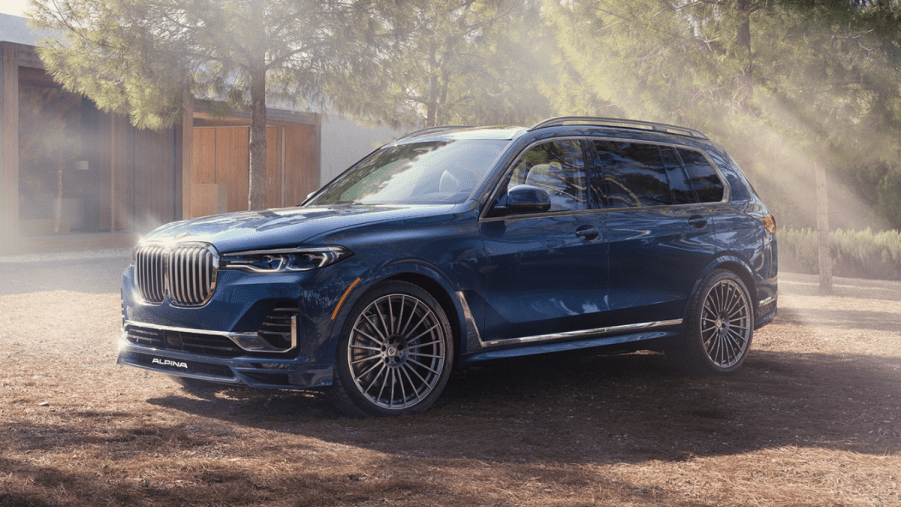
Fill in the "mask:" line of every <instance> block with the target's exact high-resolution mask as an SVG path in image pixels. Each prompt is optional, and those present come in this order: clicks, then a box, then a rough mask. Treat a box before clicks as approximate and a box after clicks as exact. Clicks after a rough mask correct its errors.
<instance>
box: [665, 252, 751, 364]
mask: <svg viewBox="0 0 901 507" xmlns="http://www.w3.org/2000/svg"><path fill="white" fill-rule="evenodd" d="M753 336H754V307H753V305H752V304H751V297H750V295H749V293H748V289H747V287H745V284H744V282H742V280H741V278H739V277H738V276H737V275H735V274H734V273H732V272H731V271H725V270H715V271H712V272H711V273H710V274H708V275H707V277H706V278H705V279H704V282H703V283H702V284H701V287H700V289H698V292H697V294H695V296H694V298H693V299H692V302H691V306H690V307H689V310H688V319H687V321H686V325H685V336H684V337H683V339H682V340H680V341H679V342H677V343H674V344H673V345H671V346H670V347H668V348H667V350H666V354H667V356H668V357H670V358H671V359H673V360H674V361H675V362H676V364H678V365H679V366H680V367H681V368H682V369H683V370H686V371H688V372H689V373H694V374H700V375H727V374H730V373H732V372H734V371H735V370H737V369H738V368H739V367H741V365H742V363H743V362H744V361H745V357H747V355H748V350H749V349H750V347H751V338H753Z"/></svg>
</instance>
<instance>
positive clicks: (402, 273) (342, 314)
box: [326, 260, 472, 362]
mask: <svg viewBox="0 0 901 507" xmlns="http://www.w3.org/2000/svg"><path fill="white" fill-rule="evenodd" d="M392 279H404V280H410V281H411V282H412V283H416V284H417V285H421V286H422V285H427V286H425V287H423V288H424V289H426V290H428V291H430V292H432V293H433V292H434V291H435V290H441V291H442V292H443V294H434V293H433V294H432V296H433V297H435V299H437V300H439V301H444V302H446V303H450V305H451V306H452V312H448V315H447V318H448V320H449V321H451V324H452V326H453V328H454V329H456V330H459V332H460V337H459V338H460V341H459V342H458V347H457V350H458V352H459V351H460V350H461V349H462V350H465V346H466V344H467V343H468V342H469V340H470V339H471V337H470V336H469V334H471V331H469V328H470V327H472V326H467V322H466V320H465V316H464V315H465V312H464V307H463V305H462V303H461V302H460V300H459V297H458V295H457V290H459V289H458V288H456V287H455V286H454V285H453V284H452V283H451V282H450V277H448V276H447V275H446V274H445V273H443V272H442V270H441V269H440V268H438V267H435V266H430V265H428V264H425V263H423V262H421V261H414V260H408V261H401V262H397V263H394V264H391V265H388V266H382V267H379V268H377V269H373V270H372V271H370V272H367V273H366V274H364V275H363V276H361V277H360V278H359V281H357V282H355V283H354V284H353V285H352V286H351V287H349V288H348V289H347V292H346V294H345V296H344V297H343V298H342V300H341V301H340V302H339V306H338V308H336V311H335V313H334V319H333V320H334V326H333V328H332V329H333V332H332V336H331V337H330V339H329V343H328V348H327V350H328V356H327V357H326V359H327V360H328V361H330V362H333V361H334V360H335V352H336V350H337V348H338V340H340V338H341V335H342V333H343V331H344V327H345V325H346V324H347V322H348V320H349V319H351V318H352V317H353V316H352V315H351V310H353V307H354V306H355V305H356V304H357V302H359V300H360V298H362V297H363V296H364V295H365V294H366V293H367V292H368V291H369V290H370V289H371V288H372V287H374V286H375V285H378V284H379V283H381V282H383V281H385V280H392ZM417 279H419V280H421V281H420V282H419V283H417ZM423 282H424V283H423Z"/></svg>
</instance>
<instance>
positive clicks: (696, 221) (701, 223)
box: [688, 215, 707, 229]
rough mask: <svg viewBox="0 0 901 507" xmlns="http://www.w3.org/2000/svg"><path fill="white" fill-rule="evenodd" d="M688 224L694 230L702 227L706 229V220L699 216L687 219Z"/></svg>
mask: <svg viewBox="0 0 901 507" xmlns="http://www.w3.org/2000/svg"><path fill="white" fill-rule="evenodd" d="M688 223H690V224H691V226H692V227H694V228H695V229H703V228H704V227H707V218H706V217H702V216H701V215H692V216H691V217H689V219H688Z"/></svg>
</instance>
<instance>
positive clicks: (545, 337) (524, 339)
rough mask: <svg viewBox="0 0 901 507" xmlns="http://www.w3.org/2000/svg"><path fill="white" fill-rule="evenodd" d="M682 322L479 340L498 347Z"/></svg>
mask: <svg viewBox="0 0 901 507" xmlns="http://www.w3.org/2000/svg"><path fill="white" fill-rule="evenodd" d="M681 324H682V319H673V320H664V321H659V322H642V323H639V324H626V325H623V326H612V327H599V328H597V329H583V330H580V331H569V332H566V333H551V334H542V335H537V336H524V337H521V338H506V339H503V340H493V341H488V342H481V339H479V341H480V342H481V343H482V346H484V347H498V346H501V345H515V344H520V343H538V342H549V341H557V340H565V339H569V338H587V337H589V336H598V335H606V334H619V333H625V332H629V331H639V330H644V329H654V328H658V327H669V326H678V325H681Z"/></svg>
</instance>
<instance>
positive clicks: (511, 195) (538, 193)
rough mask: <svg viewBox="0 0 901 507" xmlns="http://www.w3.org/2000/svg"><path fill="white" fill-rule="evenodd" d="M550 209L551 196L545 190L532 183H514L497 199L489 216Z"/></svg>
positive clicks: (538, 211)
mask: <svg viewBox="0 0 901 507" xmlns="http://www.w3.org/2000/svg"><path fill="white" fill-rule="evenodd" d="M550 209H551V198H550V196H549V195H548V193H547V192H546V191H544V190H542V189H540V188H538V187H535V186H532V185H516V186H515V187H513V188H511V189H510V190H509V191H507V195H505V196H503V197H501V198H500V199H499V200H498V203H497V205H495V206H494V209H492V210H491V216H507V215H514V214H519V213H542V212H545V211H548V210H550Z"/></svg>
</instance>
